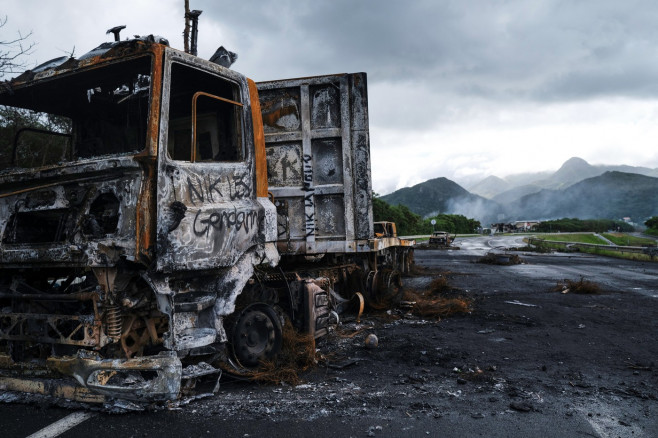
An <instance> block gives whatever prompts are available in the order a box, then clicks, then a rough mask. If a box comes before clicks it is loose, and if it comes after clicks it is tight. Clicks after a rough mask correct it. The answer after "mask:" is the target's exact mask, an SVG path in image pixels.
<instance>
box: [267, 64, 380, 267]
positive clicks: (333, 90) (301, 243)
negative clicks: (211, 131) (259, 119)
mask: <svg viewBox="0 0 658 438" xmlns="http://www.w3.org/2000/svg"><path fill="white" fill-rule="evenodd" d="M257 85H258V91H259V95H260V102H261V111H262V114H263V123H264V132H265V142H266V151H267V170H268V172H267V173H268V182H269V186H270V188H269V190H270V192H271V193H272V194H273V195H274V199H275V203H276V204H277V212H278V240H279V242H278V248H279V251H281V252H283V253H286V254H320V253H327V252H357V251H368V250H370V248H369V244H368V239H370V238H372V236H373V231H372V229H373V225H372V204H371V203H372V200H371V198H372V194H371V193H370V190H371V189H370V156H369V140H368V110H367V105H368V100H367V94H366V91H365V90H366V86H367V84H366V75H365V73H355V74H338V75H329V76H317V77H311V78H301V79H289V80H282V81H271V82H260V83H258V84H257Z"/></svg>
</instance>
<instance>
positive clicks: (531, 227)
mask: <svg viewBox="0 0 658 438" xmlns="http://www.w3.org/2000/svg"><path fill="white" fill-rule="evenodd" d="M540 223H541V221H516V222H514V223H513V224H512V226H513V227H514V230H515V231H535V230H536V229H537V226H538V225H539V224H540Z"/></svg>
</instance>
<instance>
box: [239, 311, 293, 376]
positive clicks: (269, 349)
mask: <svg viewBox="0 0 658 438" xmlns="http://www.w3.org/2000/svg"><path fill="white" fill-rule="evenodd" d="M282 342H283V329H282V326H281V320H280V318H279V315H278V314H277V312H276V311H275V310H274V309H273V308H272V307H271V306H269V305H267V304H265V303H256V304H252V305H250V306H247V307H246V308H245V309H243V310H242V312H240V314H239V315H238V317H237V319H236V321H235V324H234V326H233V330H232V335H231V344H232V349H233V355H234V356H235V359H237V361H238V362H239V363H240V364H241V365H242V366H244V367H249V368H253V367H256V366H258V364H259V363H260V362H261V361H264V360H271V359H273V358H274V357H275V356H276V355H277V354H278V353H279V352H280V351H281V344H282Z"/></svg>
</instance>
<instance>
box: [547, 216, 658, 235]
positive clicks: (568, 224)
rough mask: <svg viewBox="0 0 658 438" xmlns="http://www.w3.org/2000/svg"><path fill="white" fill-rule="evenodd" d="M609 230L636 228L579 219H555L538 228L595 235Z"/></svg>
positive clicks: (604, 221) (551, 231) (601, 220)
mask: <svg viewBox="0 0 658 438" xmlns="http://www.w3.org/2000/svg"><path fill="white" fill-rule="evenodd" d="M657 225H658V224H657ZM609 230H615V231H620V232H631V231H635V228H634V227H633V226H632V225H630V224H627V223H626V222H624V221H615V220H612V219H578V218H562V219H555V220H552V221H545V222H542V223H540V224H539V225H538V226H537V231H539V232H542V233H556V232H561V233H579V232H588V231H590V232H594V233H603V232H606V231H609Z"/></svg>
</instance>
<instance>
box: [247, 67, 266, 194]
mask: <svg viewBox="0 0 658 438" xmlns="http://www.w3.org/2000/svg"><path fill="white" fill-rule="evenodd" d="M247 82H248V83H249V98H250V99H251V117H252V120H253V125H254V147H255V149H256V150H255V153H254V156H255V161H256V196H258V197H259V198H265V197H267V196H268V186H267V157H266V154H265V135H264V134H263V119H262V117H261V110H260V101H259V99H258V88H256V83H255V82H254V81H252V80H251V79H247Z"/></svg>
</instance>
